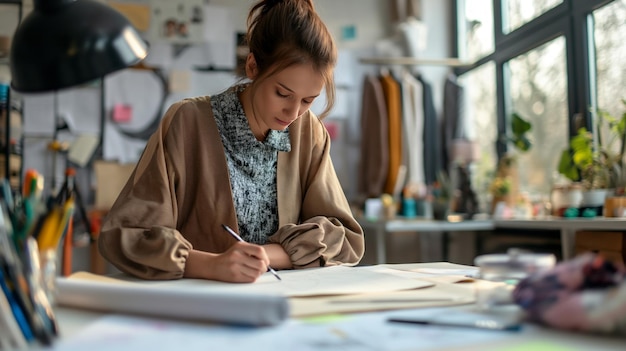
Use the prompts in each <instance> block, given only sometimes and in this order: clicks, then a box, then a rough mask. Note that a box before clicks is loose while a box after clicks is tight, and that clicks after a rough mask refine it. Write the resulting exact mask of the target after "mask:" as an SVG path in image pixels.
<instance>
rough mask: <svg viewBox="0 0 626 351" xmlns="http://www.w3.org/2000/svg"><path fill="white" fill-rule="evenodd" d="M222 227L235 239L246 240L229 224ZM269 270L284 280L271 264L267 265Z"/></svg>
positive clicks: (277, 277)
mask: <svg viewBox="0 0 626 351" xmlns="http://www.w3.org/2000/svg"><path fill="white" fill-rule="evenodd" d="M222 227H224V229H226V231H227V232H228V233H229V234H230V235H232V236H233V237H234V238H235V239H237V240H238V241H242V242H245V240H243V239H242V238H241V237H240V236H239V234H237V233H235V231H234V230H232V229H230V227H229V226H227V225H226V224H222ZM267 270H268V271H270V272H272V274H273V275H274V276H275V277H276V279H278V280H282V279H280V277H279V276H278V273H276V271H275V270H274V268H272V267H270V266H269V265H268V266H267Z"/></svg>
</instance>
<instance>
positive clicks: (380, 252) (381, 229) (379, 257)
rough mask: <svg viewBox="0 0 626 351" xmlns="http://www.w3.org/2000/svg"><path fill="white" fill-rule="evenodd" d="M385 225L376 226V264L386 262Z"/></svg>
mask: <svg viewBox="0 0 626 351" xmlns="http://www.w3.org/2000/svg"><path fill="white" fill-rule="evenodd" d="M386 234H387V232H386V231H385V225H384V224H383V225H377V226H376V261H377V263H378V264H385V263H387V247H386V245H385V236H386Z"/></svg>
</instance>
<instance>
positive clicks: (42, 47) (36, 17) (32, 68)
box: [5, 0, 148, 178]
mask: <svg viewBox="0 0 626 351" xmlns="http://www.w3.org/2000/svg"><path fill="white" fill-rule="evenodd" d="M147 54H148V52H147V45H146V43H145V42H144V41H143V39H141V37H140V36H139V34H138V33H137V31H136V30H135V29H134V28H133V26H132V25H131V24H130V22H129V21H128V20H127V19H126V17H124V16H123V15H122V14H120V13H119V12H117V11H115V10H114V9H112V8H111V7H109V6H107V5H104V4H102V3H99V2H96V1H93V0H34V9H33V11H32V12H31V13H30V14H28V16H27V17H26V18H25V19H24V20H23V21H22V22H21V23H20V25H19V26H18V27H17V29H16V31H15V34H14V36H13V41H12V46H11V52H10V68H11V87H12V88H13V89H14V90H15V91H17V92H22V93H39V92H47V91H56V90H60V89H63V88H69V87H72V86H75V85H80V84H83V83H86V82H89V81H92V80H95V79H98V78H103V77H104V76H105V75H106V74H109V73H111V72H114V71H117V70H120V69H123V68H126V67H129V66H132V65H134V64H136V63H138V62H139V61H141V60H143V59H144V58H145V57H146V56H147ZM101 100H103V98H101ZM101 104H102V106H101V108H102V109H103V111H102V116H101V119H103V118H104V108H105V107H104V101H101ZM102 122H103V121H101V124H102ZM101 127H102V126H101ZM9 128H10V126H9V123H8V122H7V127H6V130H7V131H8V130H9ZM7 134H8V132H7ZM7 141H8V140H7ZM101 142H102V141H101ZM7 146H8V143H7ZM5 151H6V165H5V167H6V173H5V175H6V176H7V178H8V175H9V161H8V160H9V157H10V148H9V147H6V150H5Z"/></svg>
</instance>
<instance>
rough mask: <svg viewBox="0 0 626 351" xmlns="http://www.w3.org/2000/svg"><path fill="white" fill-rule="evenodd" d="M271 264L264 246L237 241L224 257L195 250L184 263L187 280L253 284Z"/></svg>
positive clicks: (223, 254) (222, 254)
mask: <svg viewBox="0 0 626 351" xmlns="http://www.w3.org/2000/svg"><path fill="white" fill-rule="evenodd" d="M269 263H270V260H269V257H268V256H267V253H266V252H265V249H264V248H263V247H262V246H259V245H255V244H250V243H245V242H237V243H235V244H234V245H233V246H231V247H230V248H229V249H228V250H227V251H226V252H224V253H221V254H212V253H208V252H203V251H197V250H192V251H191V252H190V253H189V257H188V258H187V262H186V264H185V277H188V278H204V279H211V280H219V281H224V282H233V283H252V282H254V281H256V280H257V279H258V278H259V276H261V274H263V273H265V272H267V267H268V265H269Z"/></svg>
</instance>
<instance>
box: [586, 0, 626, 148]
mask: <svg viewBox="0 0 626 351" xmlns="http://www.w3.org/2000/svg"><path fill="white" fill-rule="evenodd" d="M593 22H594V28H593V36H594V38H593V39H594V42H595V55H596V72H597V73H596V74H597V76H596V83H597V94H598V95H597V99H598V100H597V101H598V102H597V103H598V107H600V108H601V109H603V110H606V111H607V112H609V113H610V114H611V115H612V116H615V117H619V116H621V115H622V113H624V112H626V109H625V107H624V105H623V104H622V102H621V99H626V92H625V91H624V87H625V86H626V65H624V64H623V60H624V57H626V43H625V42H624V38H625V37H626V0H617V1H614V2H612V3H610V4H608V5H607V6H604V7H602V8H600V9H598V10H596V11H594V12H593ZM607 132H608V131H607V130H603V131H602V136H603V139H602V140H603V143H607V142H609V140H607V137H608V135H609V134H608V133H607ZM605 145H607V144H605ZM607 146H608V145H607ZM610 146H612V149H613V150H614V151H617V149H618V148H619V141H617V140H616V141H614V142H613V143H612V144H611V145H610Z"/></svg>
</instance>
